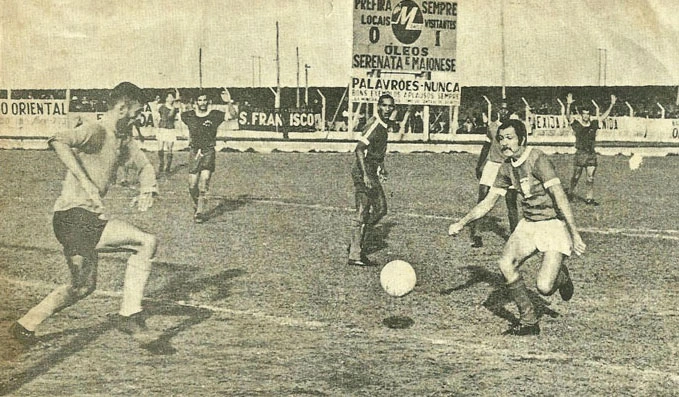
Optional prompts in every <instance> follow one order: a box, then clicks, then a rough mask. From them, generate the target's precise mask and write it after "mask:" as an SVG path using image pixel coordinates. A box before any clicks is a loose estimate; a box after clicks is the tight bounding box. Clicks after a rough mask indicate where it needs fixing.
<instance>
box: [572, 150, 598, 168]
mask: <svg viewBox="0 0 679 397" xmlns="http://www.w3.org/2000/svg"><path fill="white" fill-rule="evenodd" d="M597 165H598V163H597V154H596V153H590V152H584V151H577V152H575V166H576V167H596V166H597Z"/></svg>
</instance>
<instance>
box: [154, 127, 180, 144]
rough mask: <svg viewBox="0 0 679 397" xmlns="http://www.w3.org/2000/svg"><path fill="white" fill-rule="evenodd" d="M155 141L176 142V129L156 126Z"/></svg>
mask: <svg viewBox="0 0 679 397" xmlns="http://www.w3.org/2000/svg"><path fill="white" fill-rule="evenodd" d="M155 133H156V141H158V143H159V144H160V143H161V142H177V130H175V129H169V128H156V129H155Z"/></svg>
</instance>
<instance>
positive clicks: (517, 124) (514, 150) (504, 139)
mask: <svg viewBox="0 0 679 397" xmlns="http://www.w3.org/2000/svg"><path fill="white" fill-rule="evenodd" d="M496 139H497V141H498V143H499V144H500V150H502V154H503V155H505V156H507V157H514V156H516V155H520V154H521V153H522V152H523V148H525V146H526V143H527V141H528V139H527V134H526V126H525V124H523V121H521V120H517V119H508V120H506V121H505V122H503V123H502V124H501V125H500V127H499V128H498V129H497V135H496Z"/></svg>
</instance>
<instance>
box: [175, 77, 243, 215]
mask: <svg viewBox="0 0 679 397" xmlns="http://www.w3.org/2000/svg"><path fill="white" fill-rule="evenodd" d="M221 98H222V101H223V102H224V103H226V109H225V111H222V110H218V109H210V110H208V105H209V99H208V95H207V92H205V91H203V90H201V91H200V92H199V93H198V96H197V97H196V109H195V110H189V111H185V112H182V113H181V115H180V117H181V119H182V121H183V122H184V123H185V124H186V126H187V127H188V128H189V146H190V148H191V153H190V155H189V194H190V195H191V200H193V206H194V220H195V221H196V222H197V223H201V222H203V221H205V211H206V209H207V193H208V189H209V187H210V178H211V177H212V173H213V172H215V145H216V143H217V128H219V126H220V125H221V124H222V123H223V122H224V121H226V120H229V119H231V118H233V117H235V115H236V110H235V108H234V106H233V101H232V100H231V95H230V94H229V91H228V90H227V89H226V88H224V89H222V93H221Z"/></svg>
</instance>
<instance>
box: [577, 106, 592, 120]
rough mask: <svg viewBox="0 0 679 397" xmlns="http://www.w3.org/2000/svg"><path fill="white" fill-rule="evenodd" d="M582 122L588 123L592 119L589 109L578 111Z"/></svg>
mask: <svg viewBox="0 0 679 397" xmlns="http://www.w3.org/2000/svg"><path fill="white" fill-rule="evenodd" d="M580 116H581V117H582V121H589V120H590V119H591V118H592V111H591V110H590V109H589V108H583V109H580Z"/></svg>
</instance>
